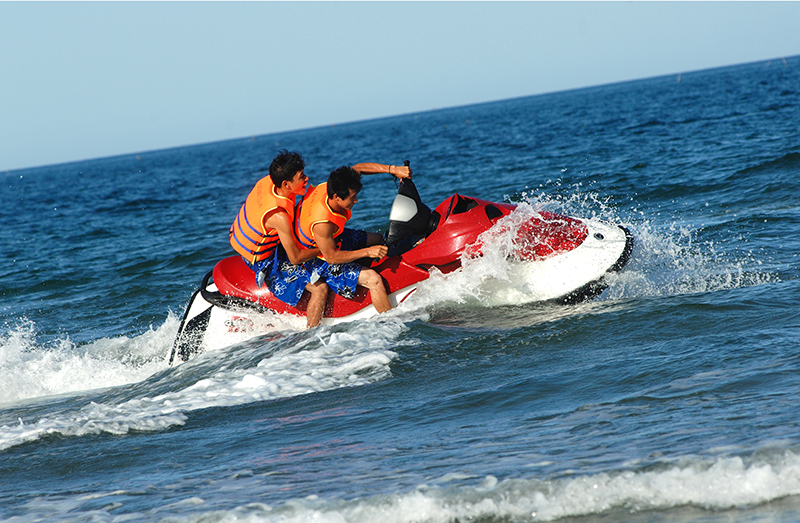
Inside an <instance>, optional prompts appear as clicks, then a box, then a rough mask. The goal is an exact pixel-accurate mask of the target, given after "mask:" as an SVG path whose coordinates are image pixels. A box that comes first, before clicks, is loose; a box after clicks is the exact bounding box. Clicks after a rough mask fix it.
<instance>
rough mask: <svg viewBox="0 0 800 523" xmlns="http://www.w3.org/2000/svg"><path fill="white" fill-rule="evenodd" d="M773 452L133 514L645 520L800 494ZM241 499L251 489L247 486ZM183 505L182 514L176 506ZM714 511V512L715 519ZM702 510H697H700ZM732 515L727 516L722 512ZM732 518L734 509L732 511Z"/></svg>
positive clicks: (787, 516)
mask: <svg viewBox="0 0 800 523" xmlns="http://www.w3.org/2000/svg"><path fill="white" fill-rule="evenodd" d="M770 454H771V455H770V457H769V458H767V459H763V458H762V459H758V460H752V459H743V458H741V457H720V458H716V459H713V460H703V459H698V458H688V457H687V458H684V459H682V460H681V463H680V464H675V465H672V466H667V465H664V466H663V467H661V468H660V469H659V470H650V471H624V472H615V473H601V474H594V475H585V476H577V477H572V478H562V479H550V480H540V479H505V480H498V479H497V478H495V477H494V476H486V477H485V478H483V479H481V480H479V481H476V482H475V483H474V484H472V485H465V484H464V482H463V478H462V477H460V476H459V477H451V478H450V479H452V481H453V484H450V485H448V484H447V482H448V479H446V478H443V479H442V480H441V481H434V482H433V483H436V486H429V485H420V486H418V487H417V488H416V489H413V490H411V491H408V492H398V493H393V494H383V495H374V496H370V497H364V498H355V499H341V498H328V499H326V498H321V497H318V496H313V495H312V496H308V497H306V498H302V499H293V500H289V501H285V502H280V503H271V504H267V503H269V501H268V500H263V499H261V498H260V497H259V498H256V499H252V500H249V501H250V502H247V500H246V499H245V500H243V501H245V503H244V504H242V505H240V506H238V507H236V508H232V509H230V510H219V509H212V508H211V507H212V506H213V507H218V506H219V502H218V501H215V500H212V499H208V500H206V499H204V498H203V497H197V496H196V495H193V496H191V497H188V498H186V499H184V500H183V501H178V502H174V503H171V504H170V505H168V506H165V507H161V508H153V509H151V510H149V511H148V513H147V514H128V516H127V517H128V518H131V519H139V517H141V518H143V519H146V520H155V519H163V517H164V516H165V515H170V516H171V517H170V520H171V521H182V522H199V521H221V522H223V521H249V522H254V523H255V522H263V523H271V522H282V523H286V522H298V523H299V522H306V521H316V522H320V523H344V522H347V523H362V522H363V523H372V522H375V521H380V522H384V523H416V522H430V523H439V522H441V523H445V522H451V521H519V522H525V521H531V522H532V521H553V520H558V519H561V518H567V517H580V516H589V515H604V514H605V515H609V514H613V515H614V516H613V517H614V519H615V520H626V521H628V520H629V521H639V520H640V518H641V516H642V513H643V512H645V511H648V512H649V513H650V518H652V514H653V511H668V510H671V509H676V508H681V507H684V508H685V507H692V508H694V509H695V510H708V511H713V512H712V513H718V511H722V510H742V509H752V510H758V507H759V506H763V505H765V504H766V503H769V502H774V501H775V500H778V499H780V498H784V497H787V496H797V495H800V457H798V456H797V455H795V454H794V453H793V452H791V451H788V450H782V451H777V450H775V451H771V452H770ZM126 494H127V493H125V492H123V491H116V492H108V493H97V494H94V495H93V496H95V497H103V498H108V500H109V503H108V505H107V506H106V507H104V508H102V509H99V510H98V509H95V510H92V513H91V515H92V516H93V517H94V518H95V520H97V521H105V520H111V519H112V518H113V516H112V514H110V513H109V512H107V510H114V509H116V508H118V507H120V506H122V503H115V502H114V500H115V498H116V497H117V496H120V499H122V500H123V501H124V496H126ZM240 498H246V496H244V495H240ZM85 499H88V498H87V496H86V495H82V496H79V497H78V496H76V497H66V498H53V499H48V498H40V499H38V500H35V501H34V502H32V503H29V504H28V506H27V510H28V513H27V514H26V516H25V517H23V518H21V520H40V519H38V518H40V517H42V518H44V519H47V516H49V515H51V514H59V520H60V521H83V520H85V519H86V517H87V516H88V514H87V513H86V512H83V511H80V510H76V508H77V507H78V506H79V505H80V504H81V503H82V502H83V501H84V500H85ZM177 506H179V507H180V508H181V513H182V514H181V515H180V516H176V515H173V514H172V510H173V509H174V508H175V507H177ZM768 510H769V520H770V521H793V520H796V516H797V513H796V510H795V509H793V508H792V507H791V506H788V507H785V508H784V509H783V510H784V511H783V512H780V511H779V510H778V508H777V507H776V506H775V505H774V504H771V505H770V506H769V508H768ZM712 513H708V516H709V520H712V519H713V518H711V515H712ZM694 515H695V517H694V518H692V519H696V517H697V513H696V512H695V513H694ZM729 519H730V518H728V517H725V516H723V520H729ZM734 519H735V518H734Z"/></svg>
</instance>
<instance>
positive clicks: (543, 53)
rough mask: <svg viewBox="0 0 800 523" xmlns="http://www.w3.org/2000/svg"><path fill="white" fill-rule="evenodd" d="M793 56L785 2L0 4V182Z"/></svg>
mask: <svg viewBox="0 0 800 523" xmlns="http://www.w3.org/2000/svg"><path fill="white" fill-rule="evenodd" d="M797 54H800V2H777V3H770V2H732V3H728V2H709V3H701V2H688V3H684V2H663V3H662V2H641V3H640V2H620V3H606V2H588V3H583V2H555V3H550V2H510V3H500V2H489V3H483V2H441V3H428V2H399V3H394V2H375V3H373V2H345V3H339V2H322V3H316V2H289V3H283V2H245V3H231V2H222V3H216V2H213V3H212V2H200V3H194V2H178V3H159V2H134V3H120V2H109V3H106V2H87V3H66V2H55V3H49V2H48V3H45V2H0V100H1V101H0V170H3V171H5V170H7V169H16V168H23V167H34V166H40V165H48V164H54V163H61V162H68V161H73V160H81V159H88V158H97V157H103V156H112V155H116V154H125V153H135V152H141V151H147V150H152V149H162V148H167V147H173V146H180V145H189V144H195V143H203V142H211V141H217V140H223V139H228V138H237V137H246V136H253V135H259V134H265V133H270V132H277V131H287V130H294V129H303V128H308V127H316V126H320V125H328V124H334V123H343V122H351V121H357V120H364V119H370V118H377V117H381V116H391V115H396V114H405V113H414V112H421V111H426V110H430V109H437V108H444V107H452V106H457V105H465V104H472V103H479V102H487V101H493V100H500V99H505V98H513V97H518V96H526V95H533V94H540V93H545V92H552V91H561V90H566V89H573V88H577V87H585V86H591V85H598V84H605V83H613V82H619V81H624V80H631V79H637V78H646V77H652V76H659V75H666V74H677V73H681V72H688V71H694V70H699V69H706V68H711V67H717V66H723V65H732V64H739V63H744V62H752V61H760V60H763V61H765V62H766V61H767V60H770V59H773V60H774V59H780V57H782V56H793V55H797Z"/></svg>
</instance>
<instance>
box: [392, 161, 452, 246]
mask: <svg viewBox="0 0 800 523" xmlns="http://www.w3.org/2000/svg"><path fill="white" fill-rule="evenodd" d="M403 163H404V165H405V166H406V167H408V168H409V173H410V172H411V167H410V163H411V162H409V161H408V160H406V161H405V162H403ZM438 224H439V214H438V213H436V212H431V210H430V208H429V207H428V206H427V205H425V204H424V203H422V198H420V196H419V191H417V187H416V186H415V185H414V182H412V181H411V178H404V179H402V180H400V183H399V184H398V187H397V196H395V197H394V203H393V204H392V209H391V211H390V212H389V230H388V231H387V232H386V236H384V245H388V246H389V247H391V246H392V245H394V244H396V243H398V242H400V241H402V240H404V239H405V238H407V237H408V236H411V235H412V234H413V235H416V236H419V237H423V238H424V237H426V236H428V235H429V234H430V233H432V232H433V231H434V230H435V229H436V227H437V225H438Z"/></svg>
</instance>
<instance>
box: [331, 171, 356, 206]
mask: <svg viewBox="0 0 800 523" xmlns="http://www.w3.org/2000/svg"><path fill="white" fill-rule="evenodd" d="M351 189H352V190H354V191H355V192H356V193H358V191H360V190H361V173H360V172H358V171H356V170H355V169H353V168H352V167H345V166H342V167H339V168H338V169H336V170H334V171H331V174H330V176H328V198H333V197H334V196H338V197H339V198H341V199H342V200H344V199H345V198H347V197H348V196H350V190H351Z"/></svg>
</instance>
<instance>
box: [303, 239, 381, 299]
mask: <svg viewBox="0 0 800 523" xmlns="http://www.w3.org/2000/svg"><path fill="white" fill-rule="evenodd" d="M336 242H337V244H338V245H339V249H341V250H343V251H357V250H358V249H363V248H364V247H366V246H367V233H366V231H359V230H355V229H347V228H345V230H344V231H342V234H340V235H339V236H338V237H337V238H336ZM303 266H304V267H305V269H306V270H307V271H308V273H309V275H310V280H309V281H316V280H317V279H320V280H323V281H324V282H325V283H327V284H328V287H329V288H331V289H333V292H335V293H336V294H338V295H339V296H342V297H343V298H350V299H351V298H353V297H354V296H355V295H356V286H357V285H358V275H359V274H361V269H363V267H362V266H361V265H359V264H358V263H355V262H349V263H335V264H330V263H328V262H326V261H325V260H321V259H320V258H314V259H313V260H310V261H307V262H306V263H304V264H303Z"/></svg>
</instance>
